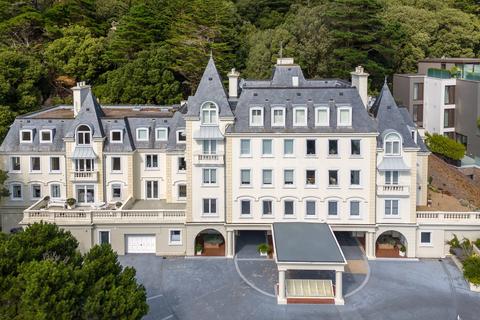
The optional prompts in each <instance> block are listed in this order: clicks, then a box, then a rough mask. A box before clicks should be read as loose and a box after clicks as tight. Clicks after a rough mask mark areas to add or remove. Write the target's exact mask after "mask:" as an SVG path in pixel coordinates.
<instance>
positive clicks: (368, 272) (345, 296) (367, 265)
mask: <svg viewBox="0 0 480 320" xmlns="http://www.w3.org/2000/svg"><path fill="white" fill-rule="evenodd" d="M355 240H356V241H357V245H358V246H359V247H360V250H361V251H362V252H363V255H362V259H363V260H364V261H365V266H366V268H367V276H366V277H365V280H363V282H362V284H361V285H360V286H359V287H358V288H356V289H354V290H352V292H349V293H347V294H345V295H343V297H344V298H348V297H350V296H352V295H354V294H355V293H357V292H358V291H360V290H362V289H363V287H365V286H366V285H367V282H368V280H370V265H369V264H368V259H367V256H366V255H365V251H364V250H363V247H362V245H361V244H360V241H358V239H357V238H355Z"/></svg>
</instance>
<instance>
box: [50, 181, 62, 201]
mask: <svg viewBox="0 0 480 320" xmlns="http://www.w3.org/2000/svg"><path fill="white" fill-rule="evenodd" d="M50 197H51V198H61V191H60V185H59V184H51V185H50Z"/></svg>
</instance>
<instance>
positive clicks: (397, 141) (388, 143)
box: [385, 133, 402, 156]
mask: <svg viewBox="0 0 480 320" xmlns="http://www.w3.org/2000/svg"><path fill="white" fill-rule="evenodd" d="M401 142H402V139H401V138H400V136H399V135H398V134H397V133H389V134H388V135H386V136H385V154H386V155H390V156H398V155H400V145H401Z"/></svg>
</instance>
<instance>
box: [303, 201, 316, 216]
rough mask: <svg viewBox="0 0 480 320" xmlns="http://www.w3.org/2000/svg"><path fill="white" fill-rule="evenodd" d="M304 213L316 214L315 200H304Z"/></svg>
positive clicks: (308, 214)
mask: <svg viewBox="0 0 480 320" xmlns="http://www.w3.org/2000/svg"><path fill="white" fill-rule="evenodd" d="M305 214H306V215H307V216H314V215H316V214H317V208H316V202H315V201H313V200H307V202H305Z"/></svg>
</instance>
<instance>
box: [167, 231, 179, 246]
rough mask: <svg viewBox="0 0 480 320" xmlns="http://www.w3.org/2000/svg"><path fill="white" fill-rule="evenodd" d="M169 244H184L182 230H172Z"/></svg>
mask: <svg viewBox="0 0 480 320" xmlns="http://www.w3.org/2000/svg"><path fill="white" fill-rule="evenodd" d="M168 244H169V245H174V246H179V245H181V244H182V230H170V236H169V238H168Z"/></svg>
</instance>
